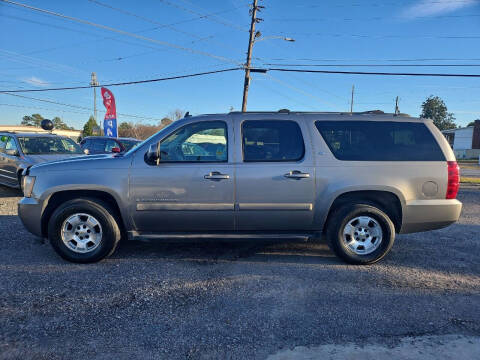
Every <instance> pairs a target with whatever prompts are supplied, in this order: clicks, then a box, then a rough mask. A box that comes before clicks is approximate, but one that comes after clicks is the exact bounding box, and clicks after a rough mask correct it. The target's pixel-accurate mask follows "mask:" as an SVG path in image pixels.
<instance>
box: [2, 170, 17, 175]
mask: <svg viewBox="0 0 480 360" xmlns="http://www.w3.org/2000/svg"><path fill="white" fill-rule="evenodd" d="M0 171H5V172H7V173H9V174H15V171H11V170H5V169H0Z"/></svg>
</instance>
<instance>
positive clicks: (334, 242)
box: [326, 204, 395, 265]
mask: <svg viewBox="0 0 480 360" xmlns="http://www.w3.org/2000/svg"><path fill="white" fill-rule="evenodd" d="M358 216H369V217H371V218H373V219H375V220H376V221H377V222H378V224H379V225H380V227H381V229H382V232H383V234H382V241H381V243H380V245H379V247H378V248H377V249H375V250H374V251H373V252H371V253H369V254H361V255H359V254H356V253H355V252H354V251H353V250H351V249H350V248H349V247H348V246H347V244H346V243H345V241H344V240H343V229H344V227H345V226H346V225H347V224H348V222H349V221H351V220H352V219H355V218H356V217H358ZM326 236H327V241H328V245H329V247H330V249H331V250H332V251H333V252H334V253H335V254H336V255H337V256H338V257H340V258H341V259H343V260H345V261H346V262H348V263H350V264H355V265H367V264H373V263H375V262H377V261H379V260H381V259H382V258H383V257H385V255H387V254H388V252H389V251H390V249H391V248H392V246H393V243H394V241H395V226H394V225H393V222H392V220H390V218H389V217H388V215H387V214H385V213H384V212H383V211H382V210H380V209H379V208H377V207H376V206H375V205H374V204H353V205H352V204H347V205H344V206H341V207H340V208H338V209H336V210H335V211H334V213H333V214H332V215H331V217H330V219H329V222H328V224H327V229H326Z"/></svg>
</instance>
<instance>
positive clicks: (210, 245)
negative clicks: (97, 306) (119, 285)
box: [113, 239, 341, 265]
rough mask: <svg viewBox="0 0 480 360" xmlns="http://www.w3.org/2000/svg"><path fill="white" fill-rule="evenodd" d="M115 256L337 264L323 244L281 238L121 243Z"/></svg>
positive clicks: (204, 260) (206, 262) (192, 260)
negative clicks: (277, 239) (272, 239)
mask: <svg viewBox="0 0 480 360" xmlns="http://www.w3.org/2000/svg"><path fill="white" fill-rule="evenodd" d="M113 257H114V258H130V259H132V258H134V259H139V260H141V259H155V258H157V259H160V258H161V259H172V260H177V261H178V260H184V261H190V262H197V263H204V264H206V265H208V264H215V263H221V262H234V261H238V262H256V263H297V264H339V263H341V261H340V260H339V259H337V258H336V257H335V255H334V254H333V253H332V252H331V251H330V249H329V248H328V246H327V245H326V244H325V243H323V242H322V243H308V242H298V241H293V242H292V241H288V240H283V241H282V242H278V241H271V240H270V241H265V240H259V239H248V240H242V241H235V242H229V241H219V240H207V241H205V240H201V241H200V240H197V241H195V240H191V241H189V242H172V241H169V242H159V241H157V242H154V241H152V242H150V241H148V242H144V241H141V242H133V241H132V242H128V241H127V242H124V243H122V244H121V246H120V247H119V249H118V250H117V252H116V253H115V254H114V255H113Z"/></svg>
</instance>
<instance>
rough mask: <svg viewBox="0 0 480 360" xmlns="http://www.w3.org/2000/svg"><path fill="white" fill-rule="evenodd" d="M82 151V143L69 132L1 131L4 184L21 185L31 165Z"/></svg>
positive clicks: (0, 177)
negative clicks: (74, 139) (24, 171)
mask: <svg viewBox="0 0 480 360" xmlns="http://www.w3.org/2000/svg"><path fill="white" fill-rule="evenodd" d="M80 155H84V154H83V152H82V149H81V148H80V146H78V144H77V143H75V142H74V141H73V140H72V139H70V138H68V137H66V136H59V135H53V134H45V133H14V132H0V184H2V185H7V186H10V187H15V188H19V187H21V174H22V171H23V170H24V169H26V168H27V167H29V166H32V165H34V164H39V163H42V162H47V161H54V160H59V159H65V158H70V157H73V156H80Z"/></svg>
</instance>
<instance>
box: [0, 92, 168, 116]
mask: <svg viewBox="0 0 480 360" xmlns="http://www.w3.org/2000/svg"><path fill="white" fill-rule="evenodd" d="M3 95H9V96H15V97H19V98H22V99H29V100H35V101H41V102H45V103H49V104H54V105H61V106H67V107H71V108H76V109H82V110H89V111H91V110H92V109H91V108H89V107H86V106H80V105H73V104H66V103H61V102H58V101H53V100H48V99H39V98H34V97H30V96H25V95H18V94H10V93H3ZM52 111H53V110H52ZM100 111H102V110H100ZM118 115H121V116H125V117H131V118H137V119H144V120H159V119H158V118H153V117H148V116H141V115H132V114H125V113H118Z"/></svg>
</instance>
